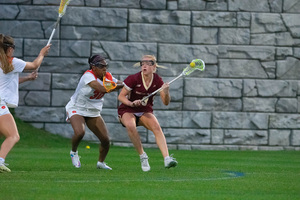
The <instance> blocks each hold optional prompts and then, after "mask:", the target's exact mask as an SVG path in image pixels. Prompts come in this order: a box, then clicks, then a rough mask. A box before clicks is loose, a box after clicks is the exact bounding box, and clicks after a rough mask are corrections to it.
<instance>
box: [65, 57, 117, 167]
mask: <svg viewBox="0 0 300 200" xmlns="http://www.w3.org/2000/svg"><path fill="white" fill-rule="evenodd" d="M88 63H89V66H90V69H89V70H87V71H86V72H85V73H84V74H83V75H82V77H81V79H80V81H79V83H78V85H77V88H76V91H75V93H74V94H73V96H72V97H71V99H70V101H69V103H68V104H67V105H66V111H67V121H70V122H71V125H72V128H73V130H74V135H73V137H72V150H71V152H70V155H71V159H72V164H73V165H74V166H75V167H76V168H79V167H81V163H80V159H79V155H78V151H77V148H78V146H79V144H80V142H81V140H82V138H83V136H84V135H85V124H86V125H87V127H88V128H89V129H90V130H91V131H92V132H93V133H94V134H95V135H96V136H97V138H98V139H99V141H100V142H101V144H100V147H99V159H98V162H97V168H98V169H108V170H111V168H110V167H109V166H108V165H106V163H105V162H104V160H105V158H106V156H107V154H108V151H109V147H110V140H109V135H108V130H107V128H106V125H105V122H104V120H103V118H102V117H101V115H100V112H101V110H102V106H103V101H104V98H103V96H104V95H105V94H106V93H107V92H111V91H114V90H117V89H120V88H122V87H123V82H122V81H119V80H117V79H116V78H114V77H113V76H112V75H111V73H109V72H108V71H107V68H108V64H107V62H106V60H105V58H104V57H102V56H101V55H94V56H91V57H90V58H89V59H88ZM104 80H106V81H107V83H108V84H117V86H116V87H115V89H113V90H110V91H108V90H107V89H106V88H105V87H104V85H103V81H104Z"/></svg>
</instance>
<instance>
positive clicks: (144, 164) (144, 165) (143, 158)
mask: <svg viewBox="0 0 300 200" xmlns="http://www.w3.org/2000/svg"><path fill="white" fill-rule="evenodd" d="M140 159H141V166H142V170H143V171H144V172H148V171H150V165H149V162H148V159H149V158H148V156H147V154H146V153H145V152H144V153H143V154H142V155H140Z"/></svg>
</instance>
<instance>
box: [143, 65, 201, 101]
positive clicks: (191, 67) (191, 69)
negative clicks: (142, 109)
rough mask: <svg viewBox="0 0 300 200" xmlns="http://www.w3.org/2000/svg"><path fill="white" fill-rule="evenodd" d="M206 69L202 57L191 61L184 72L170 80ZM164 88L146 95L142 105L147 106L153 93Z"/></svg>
mask: <svg viewBox="0 0 300 200" xmlns="http://www.w3.org/2000/svg"><path fill="white" fill-rule="evenodd" d="M204 69H205V63H204V61H203V60H201V59H195V60H192V62H191V63H190V65H189V66H187V67H186V68H185V69H184V70H183V71H182V72H181V74H179V75H178V76H177V77H176V78H174V79H173V80H171V81H170V82H169V84H171V83H173V82H174V81H176V80H177V79H179V78H180V77H182V76H188V75H190V74H191V73H192V72H194V71H195V70H200V71H204ZM161 90H162V87H161V88H159V89H157V90H155V91H154V92H152V93H151V94H149V95H148V96H145V97H143V98H142V105H143V106H146V105H147V102H148V99H149V97H152V96H153V95H155V94H156V93H157V92H160V91H161Z"/></svg>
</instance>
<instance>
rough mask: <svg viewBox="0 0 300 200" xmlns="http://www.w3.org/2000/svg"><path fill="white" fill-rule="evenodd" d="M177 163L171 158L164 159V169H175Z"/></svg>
mask: <svg viewBox="0 0 300 200" xmlns="http://www.w3.org/2000/svg"><path fill="white" fill-rule="evenodd" d="M177 164H178V162H177V161H176V159H175V158H173V157H172V155H171V156H167V157H165V168H170V167H176V166H177Z"/></svg>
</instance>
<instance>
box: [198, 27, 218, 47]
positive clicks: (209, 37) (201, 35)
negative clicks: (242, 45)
mask: <svg viewBox="0 0 300 200" xmlns="http://www.w3.org/2000/svg"><path fill="white" fill-rule="evenodd" d="M192 35H193V37H192V43H193V44H218V29H217V28H200V27H195V28H193V29H192Z"/></svg>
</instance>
